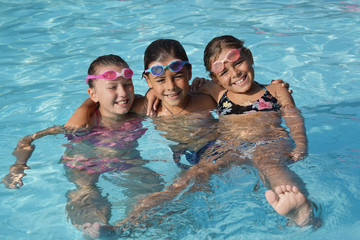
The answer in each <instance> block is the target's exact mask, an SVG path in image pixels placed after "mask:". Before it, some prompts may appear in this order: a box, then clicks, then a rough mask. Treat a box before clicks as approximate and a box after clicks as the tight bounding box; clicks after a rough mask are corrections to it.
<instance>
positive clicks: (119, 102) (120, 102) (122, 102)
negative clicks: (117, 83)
mask: <svg viewBox="0 0 360 240" xmlns="http://www.w3.org/2000/svg"><path fill="white" fill-rule="evenodd" d="M117 103H118V104H124V103H127V100H123V101H118V102H117Z"/></svg>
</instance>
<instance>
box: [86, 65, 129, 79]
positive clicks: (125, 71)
mask: <svg viewBox="0 0 360 240" xmlns="http://www.w3.org/2000/svg"><path fill="white" fill-rule="evenodd" d="M133 74H134V73H133V71H132V70H131V69H130V68H124V69H123V70H122V71H121V72H116V71H114V70H108V71H106V72H104V73H103V74H101V75H87V77H86V83H89V79H96V78H98V79H105V80H115V79H117V78H118V77H124V78H126V79H130V78H131V77H132V76H133Z"/></svg>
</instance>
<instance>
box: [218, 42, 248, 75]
mask: <svg viewBox="0 0 360 240" xmlns="http://www.w3.org/2000/svg"><path fill="white" fill-rule="evenodd" d="M241 49H243V47H241V48H238V49H232V50H230V51H229V52H228V54H226V57H225V58H224V59H223V60H222V61H216V62H214V63H213V64H212V65H211V71H212V72H213V73H219V72H221V71H222V70H224V67H225V66H224V62H225V61H228V62H235V61H236V60H238V59H239V58H240V56H241V55H240V52H241Z"/></svg>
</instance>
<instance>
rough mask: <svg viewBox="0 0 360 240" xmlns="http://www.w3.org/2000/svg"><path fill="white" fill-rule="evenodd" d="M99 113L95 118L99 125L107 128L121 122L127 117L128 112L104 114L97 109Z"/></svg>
mask: <svg viewBox="0 0 360 240" xmlns="http://www.w3.org/2000/svg"><path fill="white" fill-rule="evenodd" d="M99 113H100V114H99V116H98V120H97V121H98V123H99V126H103V127H108V128H112V127H116V124H118V123H121V122H123V121H124V120H126V119H127V118H128V117H129V116H128V114H114V115H110V116H106V115H103V114H101V111H99Z"/></svg>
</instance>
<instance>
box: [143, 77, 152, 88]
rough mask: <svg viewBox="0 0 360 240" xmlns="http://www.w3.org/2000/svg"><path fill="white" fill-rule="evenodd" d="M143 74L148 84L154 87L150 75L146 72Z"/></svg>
mask: <svg viewBox="0 0 360 240" xmlns="http://www.w3.org/2000/svg"><path fill="white" fill-rule="evenodd" d="M143 76H144V78H145V79H146V82H147V85H148V86H149V88H153V86H152V84H151V81H150V78H149V76H148V75H146V74H143Z"/></svg>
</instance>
